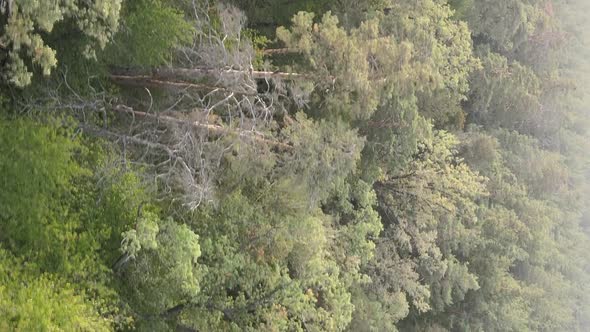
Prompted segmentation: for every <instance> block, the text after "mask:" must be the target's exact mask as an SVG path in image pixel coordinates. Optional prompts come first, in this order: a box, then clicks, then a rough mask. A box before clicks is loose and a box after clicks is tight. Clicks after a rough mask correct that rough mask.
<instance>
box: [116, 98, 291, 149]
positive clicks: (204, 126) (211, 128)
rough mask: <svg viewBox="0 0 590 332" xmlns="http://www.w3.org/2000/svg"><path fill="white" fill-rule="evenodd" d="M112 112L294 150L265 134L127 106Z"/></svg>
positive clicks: (118, 107) (118, 106)
mask: <svg viewBox="0 0 590 332" xmlns="http://www.w3.org/2000/svg"><path fill="white" fill-rule="evenodd" d="M112 111H114V112H117V113H123V114H131V115H133V116H136V117H142V118H149V119H153V120H156V121H164V122H168V123H175V124H179V125H187V126H191V127H193V128H196V129H201V130H206V131H207V132H208V133H210V134H213V135H215V136H222V135H232V134H233V135H237V136H239V137H243V138H249V139H253V140H254V141H256V142H259V143H264V144H268V145H271V146H274V147H277V148H279V149H281V150H288V149H291V148H292V146H291V145H289V144H286V143H283V142H279V141H276V140H272V139H269V138H267V137H266V136H264V135H263V134H260V133H256V132H253V131H244V130H236V129H231V128H227V127H223V126H220V125H215V124H209V123H202V122H199V121H186V120H181V119H177V118H174V117H171V116H167V115H157V114H152V113H146V112H141V111H136V110H134V109H133V108H131V107H128V106H125V105H117V106H115V107H114V108H113V109H112Z"/></svg>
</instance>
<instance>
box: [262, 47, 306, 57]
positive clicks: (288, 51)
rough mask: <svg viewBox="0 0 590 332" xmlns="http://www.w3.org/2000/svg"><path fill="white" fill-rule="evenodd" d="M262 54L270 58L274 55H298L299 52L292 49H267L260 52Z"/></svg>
mask: <svg viewBox="0 0 590 332" xmlns="http://www.w3.org/2000/svg"><path fill="white" fill-rule="evenodd" d="M262 53H263V54H264V55H271V56H272V55H275V54H281V55H284V54H293V53H300V51H299V50H297V49H294V48H287V47H285V48H267V49H264V50H262Z"/></svg>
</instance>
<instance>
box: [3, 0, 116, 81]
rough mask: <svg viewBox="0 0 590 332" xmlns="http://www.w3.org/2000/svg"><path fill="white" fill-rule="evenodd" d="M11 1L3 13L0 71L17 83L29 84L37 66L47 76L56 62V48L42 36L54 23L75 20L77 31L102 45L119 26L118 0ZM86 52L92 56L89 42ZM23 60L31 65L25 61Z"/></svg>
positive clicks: (101, 46)
mask: <svg viewBox="0 0 590 332" xmlns="http://www.w3.org/2000/svg"><path fill="white" fill-rule="evenodd" d="M10 3H11V6H8V9H7V12H6V14H5V15H6V16H7V23H6V25H5V26H4V27H3V29H4V33H3V35H2V36H0V45H1V46H2V47H1V49H2V52H4V53H6V54H5V56H6V57H7V58H8V64H7V67H5V68H1V69H0V71H1V74H2V77H3V79H4V80H7V81H9V82H11V83H12V84H14V85H16V86H18V87H24V86H26V85H29V84H30V83H31V78H32V73H33V72H34V71H35V70H37V68H39V69H41V72H42V73H43V75H45V76H47V75H49V74H50V73H51V71H52V70H53V69H54V68H55V67H56V66H57V57H56V53H55V51H54V50H52V49H51V48H50V47H49V46H47V45H46V44H45V42H44V40H43V37H42V36H43V34H47V33H51V31H52V30H53V28H54V26H55V25H56V24H58V23H60V22H63V21H65V20H70V19H71V20H74V21H75V22H76V23H77V25H78V27H79V29H80V31H81V32H82V33H83V34H84V35H86V36H87V37H89V38H90V40H91V41H92V43H96V44H97V46H98V48H100V49H102V48H104V47H105V46H106V43H107V42H108V41H109V40H110V39H111V38H112V36H113V33H114V32H115V31H116V30H117V28H118V24H119V11H120V9H121V0H99V1H93V2H92V4H91V5H90V6H88V5H87V4H86V2H84V1H78V0H69V1H65V2H63V1H62V2H56V1H50V0H39V1H33V0H14V1H10ZM86 56H88V57H92V56H94V48H93V46H92V45H88V46H87V48H86ZM25 60H27V62H29V61H30V64H31V65H32V66H29V65H27V64H25Z"/></svg>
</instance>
